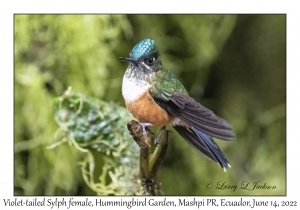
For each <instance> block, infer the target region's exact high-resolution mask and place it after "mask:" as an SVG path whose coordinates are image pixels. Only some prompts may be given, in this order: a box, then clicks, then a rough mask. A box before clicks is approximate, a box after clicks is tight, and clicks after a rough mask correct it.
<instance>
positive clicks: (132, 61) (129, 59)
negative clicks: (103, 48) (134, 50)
mask: <svg viewBox="0 0 300 210" xmlns="http://www.w3.org/2000/svg"><path fill="white" fill-rule="evenodd" d="M119 59H120V60H121V61H128V62H131V63H135V62H136V60H134V59H132V58H124V57H119Z"/></svg>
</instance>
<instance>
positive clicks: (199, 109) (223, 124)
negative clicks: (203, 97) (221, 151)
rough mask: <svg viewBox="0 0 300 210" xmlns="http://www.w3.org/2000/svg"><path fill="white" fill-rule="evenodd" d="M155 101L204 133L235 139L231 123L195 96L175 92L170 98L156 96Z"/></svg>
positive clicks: (219, 137)
mask: <svg viewBox="0 0 300 210" xmlns="http://www.w3.org/2000/svg"><path fill="white" fill-rule="evenodd" d="M154 100H155V102H156V103H157V104H158V105H159V106H161V107H162V108H163V109H164V110H166V111H167V112H169V113H171V114H173V115H174V116H176V117H178V118H179V119H181V120H183V121H184V122H186V123H187V124H188V125H189V126H191V127H193V128H195V129H196V130H200V131H202V132H203V133H205V134H207V135H210V136H213V137H215V138H218V139H223V140H234V138H235V134H234V132H233V130H232V128H231V126H230V124H229V123H228V122H227V121H226V120H224V119H222V118H220V117H218V116H217V115H215V114H214V113H213V111H211V110H209V109H207V108H206V107H204V106H202V105H201V104H200V103H198V102H197V101H195V100H194V99H193V98H191V97H189V96H187V95H184V94H181V93H178V92H174V93H173V94H172V95H171V96H170V97H169V100H168V101H166V100H163V99H161V98H155V97H154Z"/></svg>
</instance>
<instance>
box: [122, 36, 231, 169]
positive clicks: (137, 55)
mask: <svg viewBox="0 0 300 210" xmlns="http://www.w3.org/2000/svg"><path fill="white" fill-rule="evenodd" d="M129 56H130V57H129V58H126V57H120V59H121V60H122V61H127V62H129V64H128V68H127V70H126V71H125V74H124V77H123V82H122V95H123V98H124V100H125V104H126V107H127V109H128V110H129V112H130V113H131V114H132V115H133V116H134V117H135V118H137V119H138V120H139V123H140V124H141V125H142V127H143V133H144V134H146V130H145V128H146V127H149V126H157V127H161V129H165V127H166V126H167V125H172V126H173V127H174V129H175V130H176V131H177V132H178V133H179V134H180V135H181V136H182V137H183V139H185V140H186V141H187V142H188V143H189V144H190V145H192V146H193V147H194V148H195V149H196V150H198V151H199V152H200V153H202V154H204V155H205V156H206V157H208V158H209V159H211V160H213V161H215V162H217V163H219V165H220V166H221V167H222V168H223V170H224V171H225V172H226V168H228V167H229V168H230V167H231V166H230V164H229V162H228V160H227V159H226V157H225V155H224V154H223V153H222V151H221V150H220V148H219V146H218V145H217V144H216V143H215V141H214V140H213V137H215V138H218V139H221V140H234V139H235V134H234V132H233V130H232V127H231V126H230V124H229V123H228V122H227V121H226V120H224V119H222V118H220V117H218V116H217V115H215V114H214V112H213V111H211V110H209V109H208V108H206V107H204V106H203V105H201V104H200V103H198V102H197V101H196V100H195V99H193V98H192V97H190V96H189V94H188V92H187V91H186V89H185V88H184V86H183V85H182V84H181V83H180V82H179V80H178V79H177V78H176V77H175V76H174V75H173V74H172V73H171V72H169V71H168V70H167V69H166V68H165V67H164V66H163V64H162V60H161V55H160V52H159V50H158V47H157V45H156V43H155V41H154V40H150V39H144V40H142V41H141V42H139V43H138V44H136V45H135V46H134V47H133V49H132V51H131V53H130V54H129ZM155 143H157V142H155Z"/></svg>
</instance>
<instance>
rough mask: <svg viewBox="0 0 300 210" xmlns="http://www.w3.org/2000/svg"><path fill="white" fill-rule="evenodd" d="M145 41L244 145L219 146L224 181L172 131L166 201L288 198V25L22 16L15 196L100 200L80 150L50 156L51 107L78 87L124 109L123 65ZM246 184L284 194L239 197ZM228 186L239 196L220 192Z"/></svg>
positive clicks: (235, 19)
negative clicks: (197, 197) (151, 42)
mask: <svg viewBox="0 0 300 210" xmlns="http://www.w3.org/2000/svg"><path fill="white" fill-rule="evenodd" d="M145 38H150V39H154V40H155V41H156V42H157V44H158V47H159V49H160V52H161V55H162V61H163V64H164V66H165V67H166V68H167V69H169V70H170V71H171V72H173V73H174V74H175V75H176V76H177V77H178V78H179V80H180V81H181V82H182V83H183V85H184V86H185V87H186V89H187V90H188V92H189V93H190V95H191V96H192V97H194V98H195V99H196V100H198V101H199V102H200V103H201V104H203V105H205V106H206V107H208V108H210V109H212V110H213V111H214V112H215V113H216V114H218V115H219V116H221V117H222V118H225V119H226V120H228V121H229V122H230V123H231V125H232V127H233V129H234V131H235V132H236V136H237V138H236V141H234V142H225V141H219V140H216V141H217V143H218V144H219V146H220V148H221V149H222V151H223V152H224V154H225V155H226V157H227V159H228V160H229V162H230V164H231V166H232V168H231V169H229V170H227V172H226V173H224V172H223V171H222V169H221V168H220V166H219V165H218V164H216V163H214V162H212V161H209V160H207V159H206V158H203V156H202V155H200V154H199V153H197V152H196V151H195V150H194V149H193V148H192V147H190V146H189V145H188V144H187V143H186V142H185V141H184V140H183V139H182V138H181V137H179V136H178V135H176V134H175V131H174V132H173V133H174V134H175V135H174V137H173V138H172V140H171V141H170V142H169V148H168V151H167V155H166V157H165V159H164V162H163V164H162V166H161V169H160V171H159V178H160V181H161V182H162V187H163V191H164V192H165V194H166V195H285V193H286V16H285V15H15V16H14V42H15V43H14V44H15V45H14V57H15V58H14V67H15V74H14V75H15V77H14V94H15V95H14V101H15V103H14V126H15V127H14V136H15V155H14V193H15V195H95V193H94V192H93V191H92V190H91V189H89V187H88V186H87V185H86V184H85V182H84V180H83V178H82V174H81V171H80V167H79V166H78V162H79V161H80V160H81V159H82V154H81V153H80V152H79V151H78V150H76V149H74V147H72V146H70V145H68V144H67V143H65V144H62V145H60V146H59V147H57V148H55V149H52V150H47V149H46V146H49V145H51V144H53V143H54V142H55V139H54V133H55V132H56V130H57V129H58V125H57V124H56V123H55V121H54V114H53V110H52V103H53V99H54V98H55V97H57V96H60V95H61V94H62V93H63V92H64V91H65V90H66V89H67V88H68V86H72V88H73V90H76V91H79V92H82V93H84V94H85V95H87V96H89V97H95V98H98V99H102V100H105V101H113V102H115V103H117V104H119V105H121V106H125V104H124V100H123V98H122V95H121V84H122V77H123V74H124V71H125V70H126V68H127V63H125V62H121V61H120V60H119V59H118V57H119V56H128V55H129V53H130V51H131V49H132V47H133V46H134V45H135V44H136V43H138V42H139V41H141V40H142V39H145ZM124 126H126V125H125V124H124ZM243 181H246V182H250V184H249V188H252V187H251V186H253V183H254V182H257V181H259V184H260V185H264V184H265V183H266V185H271V186H276V189H254V190H245V189H239V187H240V186H241V183H242V182H243ZM208 183H213V187H212V189H208V188H211V185H210V184H208ZM218 183H219V184H218ZM221 183H225V184H224V186H225V185H228V186H229V185H230V186H231V185H233V186H235V185H236V186H237V189H236V190H235V191H233V190H232V189H223V190H221V189H217V187H218V186H219V187H221V185H222V184H221ZM208 185H209V186H208Z"/></svg>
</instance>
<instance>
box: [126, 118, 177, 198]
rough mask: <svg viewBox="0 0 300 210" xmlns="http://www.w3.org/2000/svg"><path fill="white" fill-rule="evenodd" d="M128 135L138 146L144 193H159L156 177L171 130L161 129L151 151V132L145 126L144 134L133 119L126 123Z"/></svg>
mask: <svg viewBox="0 0 300 210" xmlns="http://www.w3.org/2000/svg"><path fill="white" fill-rule="evenodd" d="M127 128H128V130H129V133H130V135H131V136H132V137H133V139H134V141H135V142H136V143H137V144H138V145H139V147H140V179H141V181H142V186H143V187H144V191H145V193H146V195H161V194H162V192H161V190H160V183H159V181H158V178H157V172H158V169H159V167H160V165H161V163H162V161H163V158H164V156H165V154H166V152H167V148H168V140H169V139H170V138H171V136H172V135H171V132H170V131H167V130H165V129H161V130H160V133H159V135H158V144H157V145H156V147H155V149H154V152H153V153H152V154H150V152H151V142H152V141H153V133H151V131H150V130H149V129H148V128H146V135H145V136H144V135H143V127H142V126H141V125H140V124H139V123H138V122H137V121H135V120H132V121H130V122H129V123H128V124H127Z"/></svg>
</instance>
